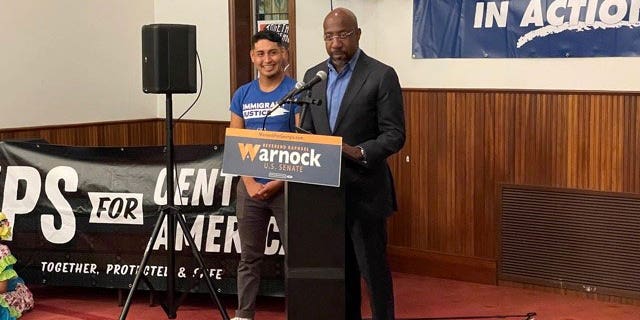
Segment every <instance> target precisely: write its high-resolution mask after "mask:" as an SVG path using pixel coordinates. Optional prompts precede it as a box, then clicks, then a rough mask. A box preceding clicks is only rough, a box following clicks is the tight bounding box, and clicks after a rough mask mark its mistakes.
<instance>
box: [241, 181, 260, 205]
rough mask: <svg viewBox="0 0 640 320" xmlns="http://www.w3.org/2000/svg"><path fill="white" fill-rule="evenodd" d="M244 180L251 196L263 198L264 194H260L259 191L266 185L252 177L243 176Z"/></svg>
mask: <svg viewBox="0 0 640 320" xmlns="http://www.w3.org/2000/svg"><path fill="white" fill-rule="evenodd" d="M242 182H244V186H245V188H247V193H248V194H249V196H250V197H251V198H253V199H258V200H262V196H260V195H259V194H258V191H260V190H261V189H262V188H264V185H262V184H261V183H258V182H256V180H255V179H253V178H252V177H242Z"/></svg>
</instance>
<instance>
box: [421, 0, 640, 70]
mask: <svg viewBox="0 0 640 320" xmlns="http://www.w3.org/2000/svg"><path fill="white" fill-rule="evenodd" d="M639 20H640V0H513V1H491V0H485V1H476V0H467V1H465V0H414V2H413V49H412V51H413V52H412V53H413V57H414V58H560V57H629V56H638V55H640V22H639Z"/></svg>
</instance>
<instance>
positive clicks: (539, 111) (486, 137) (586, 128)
mask: <svg viewBox="0 0 640 320" xmlns="http://www.w3.org/2000/svg"><path fill="white" fill-rule="evenodd" d="M404 102H405V113H406V121H407V142H406V146H405V147H404V149H403V150H402V151H401V152H400V153H399V154H397V155H396V156H394V157H393V158H392V159H391V161H390V163H391V166H392V170H393V172H394V177H395V181H396V185H397V188H398V196H399V212H398V213H397V214H396V215H394V216H393V217H392V218H391V219H390V223H389V244H390V248H389V252H390V256H391V261H392V267H393V268H394V269H395V270H398V271H411V272H416V273H424V274H431V275H438V276H443V277H450V278H456V279H463V280H472V281H478V282H487V283H495V282H496V272H495V265H496V262H497V260H498V256H499V218H500V216H499V215H500V213H499V210H500V186H501V184H503V183H509V184H522V185H538V186H550V187H563V188H574V189H588V190H600V191H609V192H627V193H640V157H639V155H640V131H639V129H640V111H639V110H638V103H639V102H640V101H639V99H638V95H637V94H623V93H598V92H529V91H527V92H516V91H464V90H419V89H416V90H414V89H405V90H404ZM487 263H488V264H487ZM470 266H471V267H472V268H474V267H473V266H475V271H476V274H475V275H469V273H466V274H465V275H462V276H461V275H460V270H467V269H468V268H469V267H470Z"/></svg>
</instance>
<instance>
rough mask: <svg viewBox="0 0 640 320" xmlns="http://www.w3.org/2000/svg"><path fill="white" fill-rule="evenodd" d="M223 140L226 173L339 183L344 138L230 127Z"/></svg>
mask: <svg viewBox="0 0 640 320" xmlns="http://www.w3.org/2000/svg"><path fill="white" fill-rule="evenodd" d="M224 141H225V142H224V143H225V146H226V147H225V150H224V155H223V160H222V171H223V172H224V173H225V174H235V175H241V176H250V177H256V178H266V179H277V180H283V181H292V182H301V183H308V184H317V185H324V186H332V187H339V186H340V170H341V166H340V163H341V161H342V138H341V137H337V136H324V135H315V134H299V133H291V132H274V131H261V130H247V129H235V128H227V131H226V135H225V140H224Z"/></svg>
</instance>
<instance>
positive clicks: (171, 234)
mask: <svg viewBox="0 0 640 320" xmlns="http://www.w3.org/2000/svg"><path fill="white" fill-rule="evenodd" d="M172 116H173V102H172V100H171V93H166V120H165V122H166V134H167V149H166V150H167V154H166V161H167V162H166V170H167V180H166V182H167V205H166V206H165V207H164V208H162V209H161V210H160V216H159V217H158V221H156V225H155V227H154V228H153V233H152V234H151V237H150V238H149V242H148V243H147V247H146V248H145V251H144V255H143V256H142V261H141V262H140V265H139V267H138V272H137V273H136V277H135V279H134V280H133V284H131V289H130V290H129V295H128V296H127V300H126V302H125V304H124V306H123V308H122V312H121V313H120V320H124V319H126V318H127V313H128V312H129V307H130V305H131V300H132V298H133V293H134V292H135V291H136V290H137V288H138V284H139V283H140V279H142V280H143V281H144V283H145V284H146V285H147V287H149V289H151V290H152V291H155V290H154V288H153V286H152V285H151V281H150V280H149V279H148V278H147V277H146V276H145V275H144V271H145V268H146V266H147V263H148V261H149V257H150V254H151V247H152V246H153V244H154V243H155V242H156V239H157V237H158V234H159V233H160V229H161V227H162V222H163V221H164V220H165V217H166V220H167V238H168V239H167V296H166V302H165V303H164V304H162V308H163V309H164V312H165V313H166V314H167V318H169V319H175V318H176V311H177V309H178V305H177V304H176V301H175V291H176V288H175V283H176V252H175V246H176V243H175V242H176V228H177V223H179V224H180V227H181V228H182V230H183V234H184V238H185V239H187V242H188V243H189V247H190V248H191V252H192V253H193V256H194V257H195V258H196V260H197V262H198V265H199V266H200V270H202V275H203V277H204V279H205V282H206V284H207V289H208V290H209V294H210V295H211V298H212V300H213V301H214V302H215V303H216V305H217V307H218V311H219V312H220V315H221V316H222V319H223V320H229V315H227V311H226V309H225V308H224V306H223V305H222V302H221V301H220V299H219V298H218V295H217V294H216V291H217V290H216V288H215V287H214V285H213V282H212V281H211V278H210V277H209V269H207V268H206V266H205V264H204V259H203V258H202V255H201V254H200V252H199V251H198V247H196V243H195V241H194V240H193V236H191V233H190V232H189V228H188V227H187V222H186V221H185V219H184V217H183V216H182V214H180V212H179V211H178V209H177V208H176V207H175V204H174V195H175V193H174V192H175V189H174V180H175V179H174V168H175V165H174V164H175V158H174V153H173V118H172ZM176 222H177V223H176Z"/></svg>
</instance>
